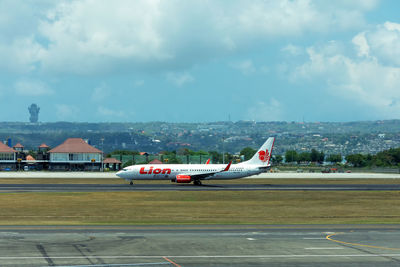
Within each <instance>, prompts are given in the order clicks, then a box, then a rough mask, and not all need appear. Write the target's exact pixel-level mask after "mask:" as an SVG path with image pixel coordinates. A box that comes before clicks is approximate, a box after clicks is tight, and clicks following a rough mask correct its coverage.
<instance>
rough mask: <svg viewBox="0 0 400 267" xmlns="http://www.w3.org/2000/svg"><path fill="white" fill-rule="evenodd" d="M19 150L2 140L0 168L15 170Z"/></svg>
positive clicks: (0, 145) (0, 143)
mask: <svg viewBox="0 0 400 267" xmlns="http://www.w3.org/2000/svg"><path fill="white" fill-rule="evenodd" d="M16 154H17V151H15V150H14V149H12V148H11V147H9V146H7V145H5V144H3V143H2V142H0V170H15V168H16V164H17V155H16Z"/></svg>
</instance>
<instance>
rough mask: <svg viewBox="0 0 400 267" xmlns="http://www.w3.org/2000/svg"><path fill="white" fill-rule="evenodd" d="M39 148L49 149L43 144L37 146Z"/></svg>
mask: <svg viewBox="0 0 400 267" xmlns="http://www.w3.org/2000/svg"><path fill="white" fill-rule="evenodd" d="M39 148H49V146H48V145H46V144H45V143H43V144H41V145H40V146H39Z"/></svg>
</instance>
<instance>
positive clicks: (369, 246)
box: [325, 233, 400, 250]
mask: <svg viewBox="0 0 400 267" xmlns="http://www.w3.org/2000/svg"><path fill="white" fill-rule="evenodd" d="M339 234H344V233H335V234H330V235H327V236H326V237H325V238H326V239H327V240H329V241H333V242H336V243H340V244H345V245H351V246H358V247H367V248H378V249H386V250H400V248H387V247H381V246H372V245H364V244H359V243H351V242H344V241H340V240H337V239H333V238H331V237H332V236H334V235H339Z"/></svg>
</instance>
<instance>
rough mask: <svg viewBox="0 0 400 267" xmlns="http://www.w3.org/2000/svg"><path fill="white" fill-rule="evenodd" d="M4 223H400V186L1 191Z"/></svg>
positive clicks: (0, 207)
mask: <svg viewBox="0 0 400 267" xmlns="http://www.w3.org/2000/svg"><path fill="white" fill-rule="evenodd" d="M0 211H1V212H0V224H1V225H82V224H83V225H97V224H380V223H394V224H397V223H400V192H398V191H391V192H387V191H385V192H381V191H373V192H370V191H366V192H360V191H353V192H352V191H344V192H343V191H337V192H304V191H289V192H286V191H238V192H232V191H227V192H225V191H219V192H207V191H206V192H106V193H104V192H94V193H4V194H0Z"/></svg>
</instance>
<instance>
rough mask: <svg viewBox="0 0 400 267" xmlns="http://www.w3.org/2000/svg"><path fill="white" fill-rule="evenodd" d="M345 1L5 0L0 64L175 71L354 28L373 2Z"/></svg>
mask: <svg viewBox="0 0 400 267" xmlns="http://www.w3.org/2000/svg"><path fill="white" fill-rule="evenodd" d="M348 2H352V3H348ZM353 2H354V1H344V0H343V1H322V2H321V1H311V0H282V1H262V0H253V1H250V2H249V1H245V0H236V1H229V3H228V2H227V1H223V0H220V1H218V0H215V1H185V0H170V1H159V0H138V1H130V0H119V1H112V2H111V1H101V2H98V1H93V0H82V1H39V2H38V1H24V2H23V3H20V2H15V1H6V2H5V3H6V4H4V3H3V2H2V4H3V6H2V7H4V8H0V29H1V30H2V32H3V30H4V32H5V33H6V34H5V36H6V37H5V38H1V37H0V56H2V59H3V60H2V62H3V63H0V64H3V65H2V66H12V67H13V70H14V71H18V70H24V71H35V70H37V69H38V68H40V70H44V71H46V72H59V73H75V74H82V75H89V74H98V73H104V72H113V71H114V72H115V71H120V70H128V71H131V70H132V69H133V70H136V69H140V70H144V71H145V70H149V69H150V70H153V69H159V70H160V69H161V70H162V71H168V70H169V71H170V70H172V69H174V70H175V71H176V70H177V69H184V68H188V67H190V66H193V65H194V64H196V63H198V62H201V61H204V60H210V59H214V58H216V57H221V56H224V55H226V54H229V53H235V52H237V51H243V50H251V49H252V47H253V46H254V44H257V45H259V44H260V42H261V43H262V42H268V41H269V40H271V39H276V38H281V37H284V38H286V37H293V36H299V35H302V34H304V33H309V32H311V33H322V34H324V33H326V32H327V31H330V32H332V31H341V30H347V29H354V28H356V29H357V28H359V27H361V26H364V25H365V22H364V13H365V12H368V11H369V10H371V9H373V8H374V7H375V6H376V1H372V0H370V1H364V0H363V1H357V2H355V3H353ZM20 18H24V20H23V21H22V20H21V19H20ZM24 22H25V23H24ZM10 44H13V45H11V46H10ZM8 55H10V56H8ZM15 59H17V60H15Z"/></svg>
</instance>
